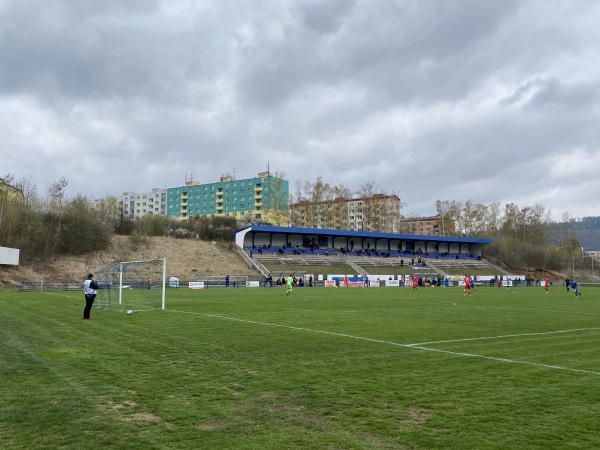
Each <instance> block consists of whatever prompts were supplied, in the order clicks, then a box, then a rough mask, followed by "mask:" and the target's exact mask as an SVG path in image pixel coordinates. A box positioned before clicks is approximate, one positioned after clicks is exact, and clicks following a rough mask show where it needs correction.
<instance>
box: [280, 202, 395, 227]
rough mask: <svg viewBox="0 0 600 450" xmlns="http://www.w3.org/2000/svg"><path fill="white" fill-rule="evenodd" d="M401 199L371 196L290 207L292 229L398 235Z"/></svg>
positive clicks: (295, 204)
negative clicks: (372, 232)
mask: <svg viewBox="0 0 600 450" xmlns="http://www.w3.org/2000/svg"><path fill="white" fill-rule="evenodd" d="M400 207H401V202H400V198H399V197H398V196H397V195H385V194H374V195H373V196H371V197H366V198H336V199H334V200H324V201H319V202H311V201H309V200H306V201H301V202H299V203H294V204H291V205H290V213H291V217H292V220H291V224H292V226H294V227H302V228H321V229H333V230H354V231H376V232H386V233H397V232H398V230H399V226H400V217H401V216H400Z"/></svg>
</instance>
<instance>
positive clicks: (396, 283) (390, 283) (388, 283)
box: [385, 280, 400, 287]
mask: <svg viewBox="0 0 600 450" xmlns="http://www.w3.org/2000/svg"><path fill="white" fill-rule="evenodd" d="M385 285H386V286H395V287H398V286H400V280H385Z"/></svg>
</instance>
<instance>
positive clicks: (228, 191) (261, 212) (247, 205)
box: [167, 172, 289, 226]
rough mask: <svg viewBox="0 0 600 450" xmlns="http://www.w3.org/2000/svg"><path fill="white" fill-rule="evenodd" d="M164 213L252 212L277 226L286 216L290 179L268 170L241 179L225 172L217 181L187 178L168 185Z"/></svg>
mask: <svg viewBox="0 0 600 450" xmlns="http://www.w3.org/2000/svg"><path fill="white" fill-rule="evenodd" d="M167 215H168V216H171V217H177V218H178V219H179V220H187V219H189V218H190V217H193V216H209V217H235V218H237V219H240V218H242V217H245V216H247V215H251V216H252V219H256V220H265V221H268V222H270V223H272V224H273V225H276V226H287V225H288V220H289V183H288V181H287V180H284V179H283V178H280V177H277V176H274V175H273V174H271V173H269V172H260V173H258V176H257V177H256V178H247V179H243V180H238V179H235V178H234V177H230V176H224V177H221V180H220V181H219V182H217V183H209V184H199V183H197V182H195V181H188V182H186V183H185V185H184V186H181V187H173V188H168V189H167Z"/></svg>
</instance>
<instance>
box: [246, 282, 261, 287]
mask: <svg viewBox="0 0 600 450" xmlns="http://www.w3.org/2000/svg"><path fill="white" fill-rule="evenodd" d="M246 287H260V281H246Z"/></svg>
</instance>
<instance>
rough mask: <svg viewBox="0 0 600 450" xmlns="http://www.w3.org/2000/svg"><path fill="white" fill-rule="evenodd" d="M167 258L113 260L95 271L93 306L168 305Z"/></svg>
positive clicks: (132, 307) (143, 307) (135, 307)
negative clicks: (95, 284) (95, 287)
mask: <svg viewBox="0 0 600 450" xmlns="http://www.w3.org/2000/svg"><path fill="white" fill-rule="evenodd" d="M166 272H167V260H166V259H149V260H144V261H126V262H119V263H114V264H111V265H108V266H105V267H102V268H100V269H97V270H96V271H95V272H93V273H94V278H95V279H96V281H97V283H98V293H97V295H96V301H95V302H94V307H96V308H103V309H112V310H132V311H140V310H149V309H165V287H166Z"/></svg>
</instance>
